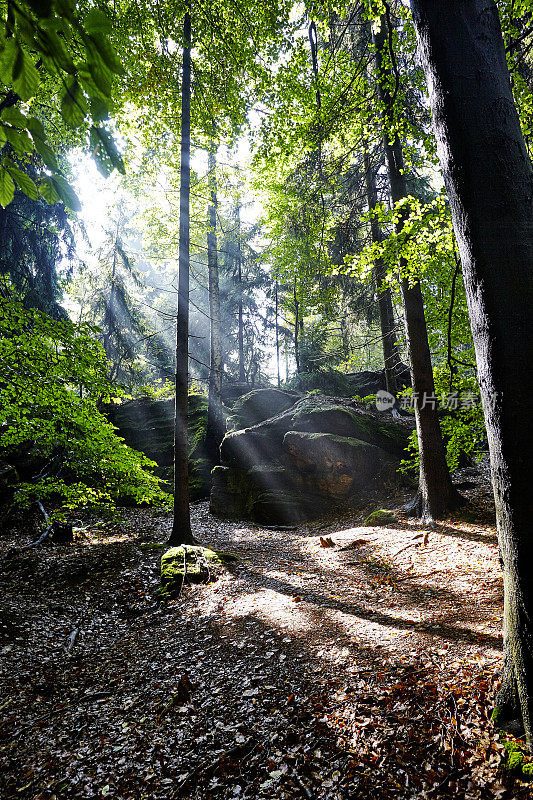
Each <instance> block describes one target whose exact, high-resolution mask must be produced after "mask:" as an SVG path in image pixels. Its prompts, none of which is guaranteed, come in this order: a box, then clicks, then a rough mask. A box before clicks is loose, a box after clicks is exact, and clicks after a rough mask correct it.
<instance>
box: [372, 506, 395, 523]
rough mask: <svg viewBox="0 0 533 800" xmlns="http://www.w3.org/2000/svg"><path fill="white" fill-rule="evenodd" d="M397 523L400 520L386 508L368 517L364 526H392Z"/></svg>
mask: <svg viewBox="0 0 533 800" xmlns="http://www.w3.org/2000/svg"><path fill="white" fill-rule="evenodd" d="M395 522H398V518H397V517H396V515H395V514H394V513H393V512H392V511H387V510H386V509H384V508H379V509H377V510H376V511H373V512H372V513H371V514H369V515H368V517H367V518H366V519H365V521H364V524H365V525H368V526H374V525H390V524H393V523H395Z"/></svg>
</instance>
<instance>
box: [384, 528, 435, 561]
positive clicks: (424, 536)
mask: <svg viewBox="0 0 533 800" xmlns="http://www.w3.org/2000/svg"><path fill="white" fill-rule="evenodd" d="M417 539H423V540H424V542H423V543H424V544H426V541H427V533H417V534H416V536H413V538H412V539H411V541H410V542H409V544H406V545H405V547H400V549H399V550H395V552H394V553H392V555H390V556H389V558H394V556H399V555H400V553H403V551H404V550H409V548H410V547H414V546H415V545H416V540H417Z"/></svg>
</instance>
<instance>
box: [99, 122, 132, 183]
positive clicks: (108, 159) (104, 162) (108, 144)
mask: <svg viewBox="0 0 533 800" xmlns="http://www.w3.org/2000/svg"><path fill="white" fill-rule="evenodd" d="M90 142H91V148H92V153H93V156H94V159H95V161H96V166H97V167H98V169H99V170H100V172H101V173H102V175H104V177H106V178H107V177H108V176H109V175H110V174H111V173H112V172H113V169H117V170H118V171H119V172H120V173H121V174H122V175H125V173H126V168H125V166H124V162H123V160H122V156H121V155H120V153H119V152H118V149H117V146H116V144H115V140H114V139H113V137H112V136H111V134H110V133H109V132H108V131H106V130H105V128H97V127H96V126H94V125H93V127H92V128H91V133H90Z"/></svg>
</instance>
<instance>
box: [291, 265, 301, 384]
mask: <svg viewBox="0 0 533 800" xmlns="http://www.w3.org/2000/svg"><path fill="white" fill-rule="evenodd" d="M293 294H294V357H295V359H296V372H297V373H298V374H300V372H301V371H302V365H301V361H300V303H299V301H298V294H297V292H296V280H295V281H294V289H293Z"/></svg>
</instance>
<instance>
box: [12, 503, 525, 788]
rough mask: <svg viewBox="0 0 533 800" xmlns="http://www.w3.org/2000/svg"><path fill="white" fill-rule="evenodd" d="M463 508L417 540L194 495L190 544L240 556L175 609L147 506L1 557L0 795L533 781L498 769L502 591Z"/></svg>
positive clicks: (476, 508)
mask: <svg viewBox="0 0 533 800" xmlns="http://www.w3.org/2000/svg"><path fill="white" fill-rule="evenodd" d="M471 502H472V503H473V505H471V511H470V514H471V519H470V520H469V521H468V522H464V521H463V522H462V521H461V519H460V517H454V518H451V519H449V520H447V521H446V522H442V523H439V524H438V525H437V526H436V527H435V529H433V530H431V532H430V533H429V540H428V541H427V546H423V545H424V539H425V538H427V537H425V534H426V533H427V530H426V529H425V528H424V527H423V526H420V525H413V524H412V523H411V522H410V521H408V520H405V519H402V520H401V521H400V522H398V523H394V525H393V527H392V528H390V529H387V528H364V527H362V526H361V523H360V522H358V521H357V519H358V518H357V517H354V518H352V519H346V520H343V522H342V524H339V523H338V522H337V523H332V524H330V525H324V523H322V524H321V525H317V526H314V527H312V526H309V527H307V528H299V529H297V530H290V531H287V530H267V529H261V528H260V527H259V526H256V525H250V524H247V523H233V522H227V521H221V520H217V519H214V518H212V517H211V516H210V515H209V513H208V509H207V506H206V504H200V505H197V506H195V507H194V508H193V522H194V533H195V535H196V537H197V538H198V539H199V540H201V541H202V542H203V543H205V544H207V545H209V546H212V547H214V548H216V549H220V550H224V551H229V552H233V553H236V554H237V555H239V556H240V558H241V561H240V562H239V564H238V565H237V566H236V567H232V569H231V572H228V573H226V574H224V575H223V576H222V577H221V578H220V579H219V580H218V581H217V582H216V583H212V584H210V585H208V586H197V587H192V588H189V589H187V590H186V591H185V592H184V594H183V595H182V597H181V598H180V600H179V601H176V602H172V603H169V604H168V605H160V604H158V602H157V601H156V599H155V597H154V594H153V593H154V590H155V589H156V588H157V585H158V576H159V560H160V556H161V553H162V552H164V550H162V549H158V548H155V547H153V545H152V543H153V544H155V543H156V542H164V540H165V538H166V536H167V533H168V529H169V526H170V522H169V519H168V518H167V517H162V516H158V515H157V514H153V513H151V512H149V511H139V510H127V511H126V510H125V511H124V514H123V517H124V519H123V521H122V522H121V523H118V524H116V525H114V526H112V527H110V526H109V525H108V524H105V523H102V524H101V525H97V524H96V523H97V521H96V520H88V521H87V520H86V521H85V523H86V524H85V528H84V530H83V531H78V532H77V534H76V538H75V543H74V544H73V545H70V546H49V547H43V548H40V549H37V550H32V551H27V552H25V553H21V554H19V555H17V557H16V558H13V559H10V560H9V561H4V560H2V559H1V556H0V577H1V580H2V590H1V594H0V610H1V612H2V614H1V619H2V622H1V625H0V653H1V655H2V663H1V667H0V669H1V673H0V680H1V682H2V684H1V685H2V695H1V697H0V709H1V712H0V751H1V754H0V759H1V761H2V764H3V770H2V772H1V777H0V796H1V797H2V798H6V800H7V798H32V800H43V799H44V798H48V799H49V800H53V798H76V799H77V798H103V797H107V798H117V800H130V798H131V800H134V799H135V800H142V799H143V798H145V799H146V800H159V799H161V800H163V798H164V799H165V800H167V799H168V798H178V797H184V798H185V797H187V798H202V800H204V799H205V800H209V799H210V798H250V800H251V798H276V799H277V798H279V799H280V800H283V799H284V798H295V797H303V798H308V800H310V799H311V798H313V799H316V800H319V799H323V800H326V798H327V799H328V800H330V799H331V800H358V799H359V798H361V800H362V799H363V798H365V799H366V798H432V799H433V798H449V797H457V798H461V799H463V798H465V799H466V798H479V800H485V798H514V797H525V796H528V794H529V793H530V790H529V788H528V787H527V786H526V785H525V784H519V783H517V782H511V783H510V784H509V783H507V784H506V785H503V784H502V783H501V781H500V778H501V775H500V772H499V767H500V763H501V753H502V749H503V748H502V746H501V745H500V744H499V743H498V742H497V737H496V735H495V732H494V730H493V727H492V725H491V723H490V721H489V717H490V714H491V711H492V702H493V696H494V689H495V682H496V680H497V675H498V671H499V668H500V661H501V637H500V621H501V600H502V590H501V582H500V575H499V571H498V563H497V551H496V539H495V532H494V527H493V525H492V524H491V522H490V521H487V510H490V508H489V500H488V497H487V496H485V495H483V493H482V492H479V491H478V492H477V493H472V497H471ZM476 504H477V505H476ZM472 509H473V510H472ZM480 519H484V520H485V521H480ZM415 537H418V538H415ZM31 538H33V532H30V531H28V532H27V534H26V535H24V534H21V532H20V531H13V533H12V534H11V535H5V536H4V537H3V538H2V540H1V547H2V550H3V551H4V552H5V551H6V550H7V549H8V548H9V547H11V546H12V545H14V544H23V543H25V541H26V540H28V541H30V539H31ZM321 540H323V541H328V540H329V541H331V542H332V543H334V544H335V545H337V546H336V547H331V546H327V547H324V546H323V545H322V541H321ZM142 543H144V544H143V546H141V544H142ZM74 632H76V633H75V635H74Z"/></svg>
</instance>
